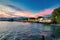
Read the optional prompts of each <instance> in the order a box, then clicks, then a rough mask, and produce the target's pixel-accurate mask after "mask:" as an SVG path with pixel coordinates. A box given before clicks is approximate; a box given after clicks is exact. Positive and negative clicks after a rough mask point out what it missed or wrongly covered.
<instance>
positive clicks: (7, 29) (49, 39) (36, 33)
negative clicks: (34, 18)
mask: <svg viewBox="0 0 60 40" xmlns="http://www.w3.org/2000/svg"><path fill="white" fill-rule="evenodd" d="M59 28H60V26H55V25H48V24H40V23H28V22H26V23H23V22H4V21H0V40H57V39H58V38H59V37H60V35H59V31H58V30H59ZM57 34H58V35H59V36H58V35H57ZM42 36H44V39H42V38H43V37H42Z"/></svg>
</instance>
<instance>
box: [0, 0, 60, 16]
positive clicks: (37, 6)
mask: <svg viewBox="0 0 60 40" xmlns="http://www.w3.org/2000/svg"><path fill="white" fill-rule="evenodd" d="M59 6H60V0H0V17H20V16H24V17H38V16H44V15H48V14H51V13H52V12H53V10H54V9H55V8H57V7H59Z"/></svg>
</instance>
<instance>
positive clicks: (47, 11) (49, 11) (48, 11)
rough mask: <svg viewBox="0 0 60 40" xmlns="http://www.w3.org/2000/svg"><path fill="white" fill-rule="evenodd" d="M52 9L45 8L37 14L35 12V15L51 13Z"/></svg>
mask: <svg viewBox="0 0 60 40" xmlns="http://www.w3.org/2000/svg"><path fill="white" fill-rule="evenodd" d="M53 10H54V9H45V10H43V11H40V12H38V14H36V16H44V15H47V14H51V13H52V12H53Z"/></svg>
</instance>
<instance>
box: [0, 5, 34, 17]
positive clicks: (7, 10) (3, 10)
mask: <svg viewBox="0 0 60 40" xmlns="http://www.w3.org/2000/svg"><path fill="white" fill-rule="evenodd" d="M20 16H24V17H34V16H35V15H34V14H32V13H31V12H28V11H23V10H22V11H21V10H16V9H14V8H11V7H9V6H5V5H0V17H20Z"/></svg>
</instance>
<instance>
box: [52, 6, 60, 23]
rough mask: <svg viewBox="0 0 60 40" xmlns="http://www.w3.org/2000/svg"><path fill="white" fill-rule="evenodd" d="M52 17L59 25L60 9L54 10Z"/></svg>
mask: <svg viewBox="0 0 60 40" xmlns="http://www.w3.org/2000/svg"><path fill="white" fill-rule="evenodd" d="M51 17H52V19H54V20H56V21H57V23H60V7H59V8H56V9H54V11H53V12H52V16H51Z"/></svg>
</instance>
